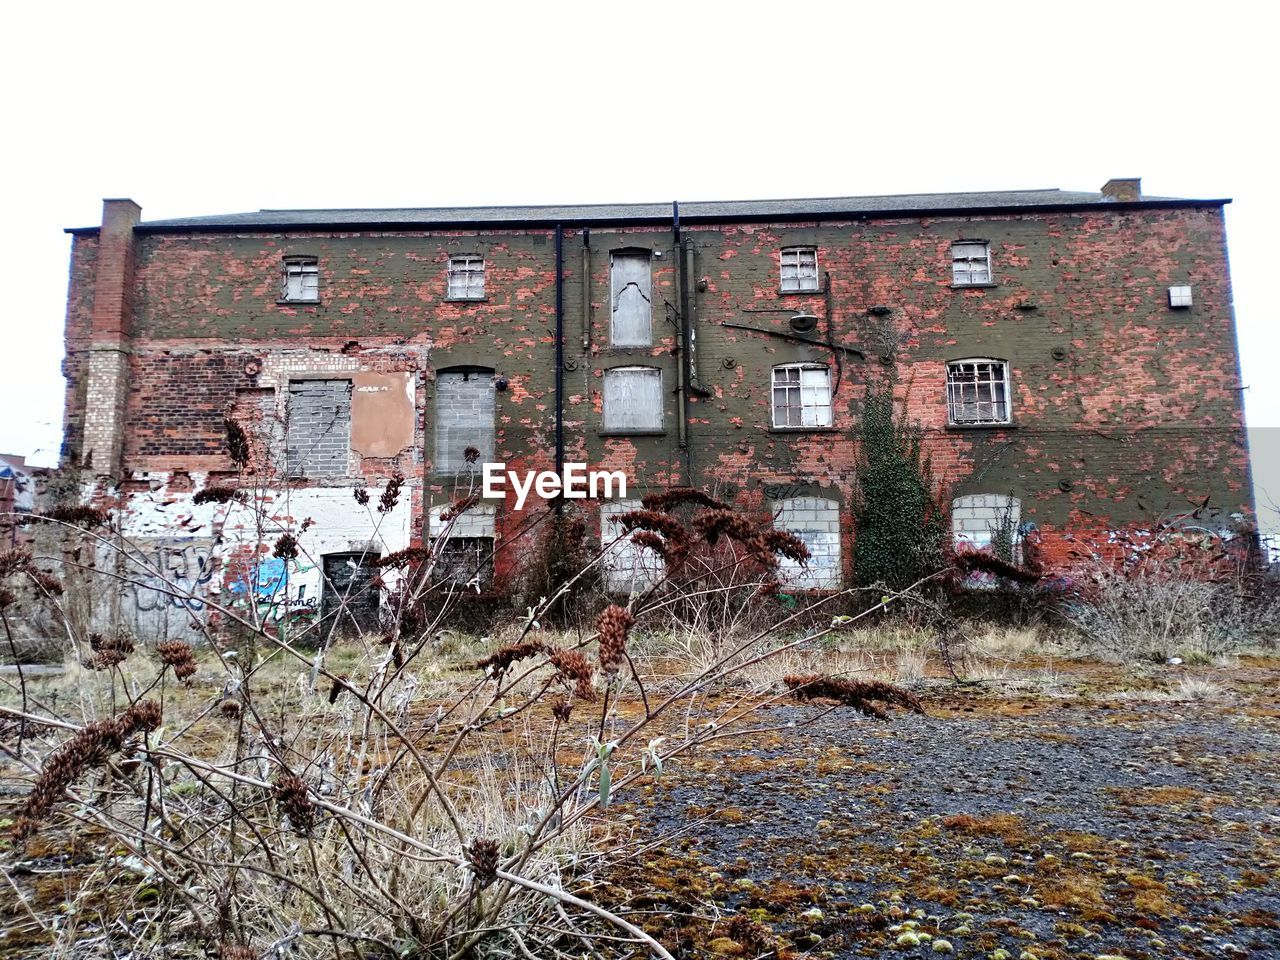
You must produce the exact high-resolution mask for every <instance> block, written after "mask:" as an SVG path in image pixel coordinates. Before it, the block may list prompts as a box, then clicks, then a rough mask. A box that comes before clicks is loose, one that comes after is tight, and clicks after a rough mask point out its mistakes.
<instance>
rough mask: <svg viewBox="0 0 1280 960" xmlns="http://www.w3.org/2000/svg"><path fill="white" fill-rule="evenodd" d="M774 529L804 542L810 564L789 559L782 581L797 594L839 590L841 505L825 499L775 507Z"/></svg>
mask: <svg viewBox="0 0 1280 960" xmlns="http://www.w3.org/2000/svg"><path fill="white" fill-rule="evenodd" d="M773 527H774V529H775V530H785V531H787V532H788V533H791V534H794V535H795V536H796V537H799V538H800V539H801V540H803V541H804V544H805V546H807V547H808V548H809V562H808V563H807V564H800V563H797V562H796V561H795V560H789V559H787V558H786V557H783V558H781V562H780V563H779V566H778V574H779V580H781V582H782V583H784V584H785V585H787V586H789V587H793V588H795V589H798V590H833V589H835V588H837V587H839V586H840V580H841V572H840V505H839V504H838V503H837V502H836V501H834V500H827V499H825V498H824V497H790V498H788V499H786V500H779V501H777V503H776V504H775V506H774V515H773Z"/></svg>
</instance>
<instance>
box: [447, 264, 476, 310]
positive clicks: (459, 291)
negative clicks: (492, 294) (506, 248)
mask: <svg viewBox="0 0 1280 960" xmlns="http://www.w3.org/2000/svg"><path fill="white" fill-rule="evenodd" d="M447 296H448V298H449V299H450V300H483V299H484V257H476V256H471V255H469V254H468V255H464V256H457V257H450V258H449V291H448V294H447Z"/></svg>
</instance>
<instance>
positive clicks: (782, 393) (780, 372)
mask: <svg viewBox="0 0 1280 960" xmlns="http://www.w3.org/2000/svg"><path fill="white" fill-rule="evenodd" d="M831 422H832V420H831V370H830V368H828V367H825V366H819V365H817V364H789V365H787V366H784V367H774V368H773V425H774V426H775V427H829V426H831Z"/></svg>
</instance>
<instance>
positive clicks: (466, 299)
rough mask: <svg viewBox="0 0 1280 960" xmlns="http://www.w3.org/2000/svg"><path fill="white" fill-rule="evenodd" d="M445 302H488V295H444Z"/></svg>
mask: <svg viewBox="0 0 1280 960" xmlns="http://www.w3.org/2000/svg"><path fill="white" fill-rule="evenodd" d="M444 302H445V303H488V302H489V298H488V297H445V298H444Z"/></svg>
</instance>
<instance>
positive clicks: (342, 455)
mask: <svg viewBox="0 0 1280 960" xmlns="http://www.w3.org/2000/svg"><path fill="white" fill-rule="evenodd" d="M287 420H288V426H287V430H286V432H287V444H286V451H285V456H286V458H287V460H288V464H289V475H290V476H294V477H345V476H347V474H348V472H349V471H348V466H347V464H348V459H349V456H350V451H351V381H350V380H293V381H290V383H289V409H288V417H287Z"/></svg>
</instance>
